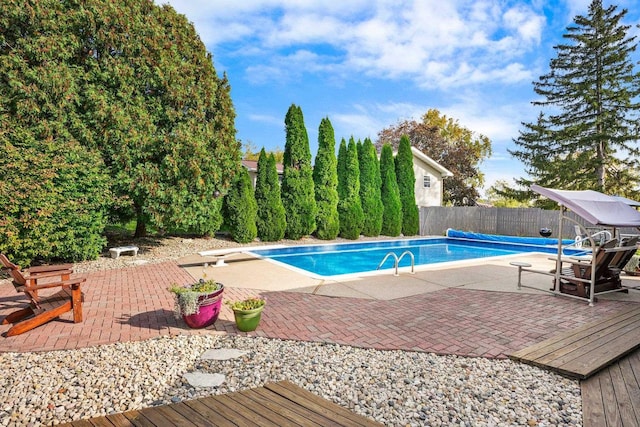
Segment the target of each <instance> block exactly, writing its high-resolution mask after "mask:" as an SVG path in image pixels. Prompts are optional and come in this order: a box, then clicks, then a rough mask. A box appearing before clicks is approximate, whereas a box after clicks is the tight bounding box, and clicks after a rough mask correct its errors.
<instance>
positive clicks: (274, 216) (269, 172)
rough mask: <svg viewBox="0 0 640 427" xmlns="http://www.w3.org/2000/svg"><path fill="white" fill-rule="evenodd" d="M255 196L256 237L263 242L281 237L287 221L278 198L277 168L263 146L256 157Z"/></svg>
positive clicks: (274, 161) (280, 200)
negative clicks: (256, 209)
mask: <svg viewBox="0 0 640 427" xmlns="http://www.w3.org/2000/svg"><path fill="white" fill-rule="evenodd" d="M255 198H256V203H257V208H258V211H257V217H256V226H257V231H258V237H259V238H260V240H263V241H265V242H272V241H276V240H280V239H282V238H283V237H284V231H285V229H286V227H287V222H286V219H285V211H284V206H282V199H280V183H279V182H278V170H277V169H276V160H275V157H274V156H273V154H266V152H265V150H264V148H263V149H262V151H260V156H259V157H258V177H257V180H256V190H255Z"/></svg>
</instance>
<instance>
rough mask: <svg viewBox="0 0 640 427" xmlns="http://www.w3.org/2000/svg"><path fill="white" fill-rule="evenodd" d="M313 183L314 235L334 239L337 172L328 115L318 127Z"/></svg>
mask: <svg viewBox="0 0 640 427" xmlns="http://www.w3.org/2000/svg"><path fill="white" fill-rule="evenodd" d="M313 183H314V185H315V197H316V206H317V210H318V213H317V215H316V236H318V238H319V239H323V240H332V239H335V238H336V236H337V235H338V232H339V231H340V221H339V219H338V172H337V160H336V139H335V136H334V132H333V126H331V122H330V121H329V118H328V117H327V118H324V119H322V120H321V121H320V127H319V128H318V154H317V155H316V162H315V165H314V168H313Z"/></svg>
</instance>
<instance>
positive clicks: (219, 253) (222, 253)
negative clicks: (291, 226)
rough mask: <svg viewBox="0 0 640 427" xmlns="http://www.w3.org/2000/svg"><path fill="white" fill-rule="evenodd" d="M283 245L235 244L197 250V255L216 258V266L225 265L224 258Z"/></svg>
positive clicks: (277, 247) (282, 246)
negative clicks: (230, 246) (233, 245)
mask: <svg viewBox="0 0 640 427" xmlns="http://www.w3.org/2000/svg"><path fill="white" fill-rule="evenodd" d="M284 247H286V246H285V245H264V246H236V247H233V248H221V249H211V250H208V251H202V252H198V255H200V256H203V257H208V256H212V257H215V258H216V263H215V266H216V267H225V266H226V265H227V264H226V263H225V262H224V260H225V258H226V257H228V256H230V255H233V254H240V253H247V252H253V251H257V250H266V249H279V248H284Z"/></svg>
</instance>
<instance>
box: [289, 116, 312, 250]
mask: <svg viewBox="0 0 640 427" xmlns="http://www.w3.org/2000/svg"><path fill="white" fill-rule="evenodd" d="M284 123H285V130H286V143H285V147H284V162H283V166H284V170H283V175H282V204H283V205H284V208H285V211H286V217H287V230H286V232H285V236H286V237H288V238H290V239H299V238H301V237H303V236H306V235H309V234H311V233H313V231H314V230H315V229H316V200H315V195H314V190H313V175H312V174H313V172H312V170H311V151H310V149H309V136H308V134H307V129H306V128H305V125H304V117H303V115H302V109H301V108H300V107H299V106H297V105H295V104H292V105H291V107H289V110H288V111H287V115H286V116H285V119H284Z"/></svg>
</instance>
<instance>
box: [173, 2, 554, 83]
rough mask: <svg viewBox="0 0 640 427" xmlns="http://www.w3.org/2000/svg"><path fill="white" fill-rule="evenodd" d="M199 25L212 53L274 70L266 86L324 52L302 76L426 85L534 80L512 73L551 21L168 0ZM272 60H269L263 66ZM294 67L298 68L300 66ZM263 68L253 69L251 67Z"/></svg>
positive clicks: (429, 9) (508, 11)
mask: <svg viewBox="0 0 640 427" xmlns="http://www.w3.org/2000/svg"><path fill="white" fill-rule="evenodd" d="M169 3H170V4H171V5H172V6H174V7H175V8H176V10H178V11H179V12H181V13H185V14H186V15H187V16H188V17H189V19H191V20H193V21H194V23H195V25H196V28H197V30H198V32H199V34H200V35H201V37H202V39H203V41H204V42H205V44H207V46H208V47H209V48H210V49H211V50H213V51H214V52H215V48H216V47H217V46H220V45H223V44H225V43H233V47H234V48H235V49H237V52H236V54H238V55H247V56H249V55H257V56H258V57H257V58H256V60H257V61H256V62H260V63H261V64H262V67H265V63H266V67H267V68H271V70H270V72H269V73H268V74H267V75H265V76H264V77H263V78H261V79H256V78H255V76H254V75H253V73H249V75H250V76H253V77H251V81H252V82H254V83H260V82H263V83H265V82H266V81H268V76H271V77H272V78H283V77H286V75H287V74H288V73H285V74H283V73H278V72H274V71H275V69H277V68H289V67H288V66H287V65H288V64H290V62H289V61H290V60H291V59H292V58H291V56H290V52H291V51H305V50H307V49H308V50H318V49H315V48H308V46H313V47H317V46H321V47H323V48H324V49H325V51H326V52H327V53H326V54H324V55H319V56H317V57H315V58H307V60H306V61H304V62H302V64H304V65H305V66H307V67H308V66H310V65H312V66H313V67H312V69H311V70H310V69H309V68H303V69H301V72H313V71H323V70H324V71H330V72H331V73H336V74H342V73H343V71H344V70H347V69H348V70H350V71H357V72H360V73H364V74H366V75H368V76H379V77H383V78H385V77H386V78H411V79H414V80H415V81H417V82H425V81H427V82H430V83H429V86H438V87H441V88H442V87H449V86H454V87H455V86H464V85H467V84H474V83H478V82H485V81H503V82H504V83H507V84H509V83H512V82H514V81H520V80H518V79H527V78H529V77H528V75H527V73H523V72H517V73H512V72H511V71H513V70H511V69H510V67H511V66H512V64H513V63H517V62H518V61H517V58H518V56H519V55H521V54H522V53H523V52H526V51H528V50H530V49H531V48H533V47H535V45H537V44H538V43H539V42H540V37H541V34H542V31H543V27H544V22H545V19H544V16H543V15H542V14H541V13H537V12H536V11H535V10H534V9H533V7H531V6H528V5H526V4H519V5H516V6H513V7H510V6H509V5H508V4H507V3H500V2H496V1H489V0H486V1H473V0H455V1H454V0H448V1H442V0H413V1H403V2H397V1H391V0H387V1H385V0H377V1H365V0H342V1H339V2H324V1H322V2H321V1H296V0H255V1H249V2H244V1H240V2H238V1H232V0H219V1H215V2H207V1H204V0H170V1H169ZM265 59H266V62H265ZM295 63H296V64H298V63H300V62H295ZM253 70H256V68H253Z"/></svg>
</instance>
